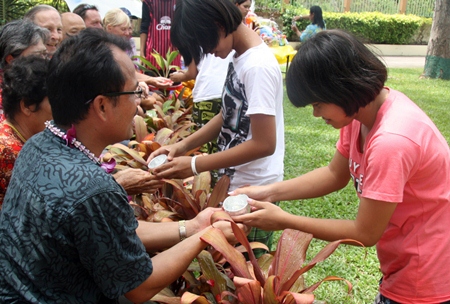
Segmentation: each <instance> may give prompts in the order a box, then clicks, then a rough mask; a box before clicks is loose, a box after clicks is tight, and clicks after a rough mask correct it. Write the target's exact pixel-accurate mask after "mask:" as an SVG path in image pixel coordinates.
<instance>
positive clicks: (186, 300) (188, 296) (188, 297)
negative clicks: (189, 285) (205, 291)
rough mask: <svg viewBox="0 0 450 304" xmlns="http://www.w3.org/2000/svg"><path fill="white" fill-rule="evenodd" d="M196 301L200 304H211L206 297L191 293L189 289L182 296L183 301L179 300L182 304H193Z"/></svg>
mask: <svg viewBox="0 0 450 304" xmlns="http://www.w3.org/2000/svg"><path fill="white" fill-rule="evenodd" d="M194 302H196V303H198V304H210V303H209V302H208V300H207V299H206V298H205V297H203V296H199V295H196V294H193V293H190V292H189V291H186V292H185V293H183V295H182V296H181V301H180V300H179V301H178V303H182V304H191V303H194Z"/></svg>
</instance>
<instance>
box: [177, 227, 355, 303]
mask: <svg viewBox="0 0 450 304" xmlns="http://www.w3.org/2000/svg"><path fill="white" fill-rule="evenodd" d="M231 224H232V227H233V232H234V234H235V235H236V237H237V239H238V241H239V242H240V243H241V244H242V245H243V246H244V247H245V248H246V249H247V252H248V255H249V258H250V261H249V262H248V261H246V260H245V257H244V256H243V255H242V253H240V252H239V251H238V250H237V249H236V248H234V247H233V246H231V245H230V244H229V243H228V242H227V241H226V239H225V237H224V235H223V234H222V232H220V231H219V230H209V231H207V232H206V233H205V234H204V235H203V236H202V237H201V238H202V240H204V241H205V242H207V243H208V244H210V245H211V246H212V247H214V248H215V249H216V250H217V251H219V252H220V253H221V254H222V255H223V256H224V257H225V259H226V260H227V262H228V263H229V265H230V268H229V269H223V267H222V268H219V269H217V268H214V267H212V264H211V259H210V258H209V257H208V255H207V254H203V255H200V256H199V257H198V260H199V264H200V267H201V273H202V277H203V278H202V279H203V281H205V282H209V283H208V284H209V285H211V286H214V287H215V288H211V289H210V290H209V292H210V293H211V294H206V293H202V294H200V295H199V294H195V293H192V292H185V293H184V294H183V295H182V297H181V302H182V303H194V301H198V302H196V303H246V304H271V303H274V304H275V303H283V304H291V303H292V304H293V303H296V304H311V303H313V302H314V295H313V294H312V292H313V291H314V290H315V289H317V287H319V285H320V284H321V283H322V282H325V281H336V280H342V281H344V282H346V284H347V286H348V292H349V293H350V292H351V289H352V285H351V283H350V282H348V281H347V280H345V279H343V278H339V277H335V276H328V277H326V278H324V279H323V280H322V281H320V282H317V283H315V284H313V285H311V286H308V287H307V286H305V283H304V280H303V274H304V273H306V272H307V271H308V270H310V269H311V268H313V267H314V266H315V265H316V264H317V263H319V262H321V261H323V260H325V259H326V258H328V257H329V256H330V255H331V254H332V253H333V252H334V251H335V250H336V248H337V247H338V246H339V245H340V244H342V243H356V244H358V245H361V246H362V244H361V243H360V242H358V241H355V240H349V239H346V240H339V241H335V242H331V243H329V244H328V245H327V246H326V247H324V248H323V249H322V250H321V251H320V252H319V253H318V254H317V255H316V256H315V257H314V258H313V259H312V260H311V261H310V262H309V263H307V264H306V265H304V262H305V259H306V251H307V249H308V246H309V244H310V242H311V240H312V235H311V234H308V233H304V232H301V231H298V230H292V229H286V230H285V231H284V232H283V234H282V235H281V237H280V241H279V242H278V245H277V250H276V252H274V254H273V255H271V254H265V255H263V256H261V257H260V258H259V259H258V260H256V258H255V256H254V254H253V252H252V251H251V248H250V244H249V243H248V241H247V238H246V235H245V233H244V232H243V231H242V230H241V229H240V228H239V227H238V226H237V225H236V224H235V223H233V222H231ZM220 270H221V271H220ZM223 273H225V274H227V276H228V277H230V278H232V280H233V285H231V284H230V283H229V282H228V281H227V280H226V279H225V280H224V279H222V277H223ZM216 283H217V284H216Z"/></svg>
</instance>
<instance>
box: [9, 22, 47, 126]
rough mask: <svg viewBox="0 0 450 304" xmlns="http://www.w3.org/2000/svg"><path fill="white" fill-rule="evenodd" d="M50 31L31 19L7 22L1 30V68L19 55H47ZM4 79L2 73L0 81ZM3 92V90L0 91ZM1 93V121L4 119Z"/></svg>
mask: <svg viewBox="0 0 450 304" xmlns="http://www.w3.org/2000/svg"><path fill="white" fill-rule="evenodd" d="M49 36H50V32H49V31H48V30H47V29H45V28H41V27H39V26H37V25H36V24H34V23H33V22H31V21H30V20H15V21H11V22H9V23H7V24H5V25H4V26H3V27H2V28H1V30H0V70H3V69H4V68H5V67H6V66H7V65H8V64H9V63H11V61H13V60H14V59H15V58H17V57H19V56H28V55H39V56H42V57H47V48H46V47H45V41H47V39H48V37H49ZM1 81H2V77H1V73H0V83H1ZM0 93H1V91H0ZM2 113H3V109H2V100H1V95H0V116H1V118H0V121H1V120H3V115H2Z"/></svg>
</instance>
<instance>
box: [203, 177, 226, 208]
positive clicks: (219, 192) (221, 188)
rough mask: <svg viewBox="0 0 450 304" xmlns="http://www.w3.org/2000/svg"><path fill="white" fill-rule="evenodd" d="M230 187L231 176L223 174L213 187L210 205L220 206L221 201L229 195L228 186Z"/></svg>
mask: <svg viewBox="0 0 450 304" xmlns="http://www.w3.org/2000/svg"><path fill="white" fill-rule="evenodd" d="M229 187H230V178H229V177H228V176H226V175H223V176H222V177H221V178H220V179H219V181H218V182H217V183H216V185H215V186H214V188H213V191H212V193H211V196H210V197H209V200H208V207H218V206H219V204H220V203H221V202H223V201H224V200H225V198H226V197H227V196H228V194H227V192H228V188H229Z"/></svg>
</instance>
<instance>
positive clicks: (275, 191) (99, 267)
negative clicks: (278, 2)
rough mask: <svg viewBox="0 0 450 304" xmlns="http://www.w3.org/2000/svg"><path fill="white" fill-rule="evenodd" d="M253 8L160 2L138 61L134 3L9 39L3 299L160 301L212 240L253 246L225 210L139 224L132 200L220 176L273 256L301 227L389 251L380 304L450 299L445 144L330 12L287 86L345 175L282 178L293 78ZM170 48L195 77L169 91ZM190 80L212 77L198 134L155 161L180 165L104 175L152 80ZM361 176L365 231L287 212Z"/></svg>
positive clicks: (77, 13) (65, 18)
mask: <svg viewBox="0 0 450 304" xmlns="http://www.w3.org/2000/svg"><path fill="white" fill-rule="evenodd" d="M250 5H251V1H249V0H247V1H241V0H235V1H230V0H168V1H165V2H158V1H151V0H144V1H142V23H141V29H140V30H141V37H140V38H141V44H140V49H139V50H137V49H136V46H135V45H134V40H133V39H132V37H131V36H132V21H131V18H136V17H135V16H133V15H132V14H131V13H130V12H129V10H128V9H126V8H123V7H122V8H115V9H112V10H110V11H108V12H106V13H105V15H104V17H103V18H102V17H101V15H100V12H99V10H98V9H97V7H95V6H94V5H90V4H80V5H78V6H77V7H76V8H75V9H73V11H72V12H66V13H63V14H60V13H59V12H58V11H57V10H56V9H55V8H53V7H52V6H49V5H43V4H40V5H37V6H35V7H33V8H32V9H30V10H29V11H28V12H26V14H25V15H24V16H23V19H21V20H15V21H11V22H8V23H7V24H6V25H4V26H3V27H2V28H1V29H0V69H1V77H0V80H1V89H2V92H1V97H2V100H1V103H2V111H3V113H2V116H1V121H0V150H1V155H0V272H1V273H2V276H0V302H2V303H3V302H4V303H14V302H30V303H60V302H64V303H66V302H67V303H110V302H112V303H114V302H115V301H118V300H119V299H122V300H124V297H125V298H126V299H128V300H129V301H132V302H135V303H139V302H144V301H147V300H149V299H151V298H152V297H153V296H154V295H155V294H157V293H158V292H159V291H161V290H162V289H163V288H165V287H166V286H168V285H170V284H171V283H172V282H173V281H175V280H176V279H177V278H178V277H180V276H181V275H182V274H183V273H184V272H185V270H186V269H187V267H188V266H189V264H190V263H191V261H192V260H193V259H194V258H195V257H196V256H197V255H198V254H199V253H200V251H202V250H203V249H205V248H206V246H207V244H206V243H205V242H204V241H203V240H202V239H201V238H200V236H201V235H202V234H203V233H205V232H206V231H207V230H208V229H219V230H221V231H222V232H223V233H224V235H225V236H226V238H227V240H228V241H229V242H230V243H231V244H236V242H237V240H236V238H235V236H234V234H233V232H232V229H231V226H230V224H229V223H228V222H227V221H218V222H215V223H211V216H212V214H213V213H214V212H216V211H219V210H221V209H220V208H216V209H215V208H207V209H205V210H204V211H202V212H200V213H199V214H198V215H197V216H196V217H195V218H194V219H192V220H188V221H180V222H166V223H151V222H144V221H137V220H136V218H135V216H134V211H133V209H132V207H131V206H130V204H129V200H128V195H133V194H139V193H144V192H145V193H151V192H154V191H156V190H157V189H158V188H160V187H161V185H162V184H163V179H169V178H187V177H191V176H194V175H198V174H199V173H201V172H204V171H217V172H218V174H219V176H222V175H227V176H229V178H230V188H229V192H230V195H238V194H247V195H248V196H249V197H250V199H249V200H248V203H249V204H250V205H251V212H250V213H248V214H244V215H239V216H234V217H233V219H234V220H235V221H236V222H237V223H238V224H239V226H240V227H241V228H242V229H244V230H245V231H246V233H248V238H249V240H250V241H258V242H261V243H263V244H264V245H265V246H267V247H266V248H267V250H265V249H261V248H258V249H255V250H254V251H255V254H256V256H261V255H263V254H265V253H267V252H268V250H270V249H271V246H272V237H273V231H276V230H282V229H287V228H290V229H297V230H301V231H305V232H308V233H311V234H313V236H314V237H315V238H318V239H322V240H326V241H334V240H339V239H355V240H357V241H359V242H361V243H362V244H364V245H365V246H376V247H377V253H378V257H379V260H380V268H381V271H382V274H383V277H382V279H381V281H380V287H379V294H378V295H377V296H376V299H375V303H377V304H395V303H430V304H431V303H450V291H448V290H447V288H446V287H447V285H448V282H450V271H448V266H446V265H447V264H446V262H447V259H448V258H450V253H449V250H448V248H450V236H449V234H448V233H447V232H446V224H447V222H448V221H449V220H450V187H449V185H450V149H449V146H448V144H447V141H446V139H445V138H444V137H443V136H442V135H441V133H440V132H439V130H438V129H437V127H436V126H435V125H434V124H433V122H432V121H431V120H430V119H429V118H428V116H427V115H426V114H425V113H424V112H423V111H422V110H421V109H420V108H419V107H417V106H416V105H415V104H414V102H413V101H411V100H410V99H409V98H408V97H407V96H405V95H404V94H402V93H401V92H398V91H396V90H395V89H393V88H389V87H387V86H386V84H385V82H386V80H387V70H386V67H385V66H384V65H383V63H382V62H381V61H380V60H379V59H378V58H377V57H376V56H375V55H374V54H373V53H372V52H371V51H370V50H369V49H368V48H367V47H366V46H365V45H364V44H363V43H362V42H360V41H359V40H358V39H357V38H355V37H354V36H353V35H351V34H348V33H346V32H344V31H341V30H326V29H325V22H324V20H323V18H322V10H321V9H320V7H316V6H313V7H311V9H310V15H309V17H308V18H309V19H310V21H311V25H310V26H308V27H307V28H306V30H305V31H304V32H303V33H300V32H298V34H299V36H300V39H301V40H302V44H301V46H300V48H299V50H298V53H297V55H296V56H295V57H294V59H293V61H292V63H291V66H290V69H289V70H288V72H287V75H286V91H287V95H288V98H289V99H290V101H291V102H292V103H293V104H294V105H295V106H297V107H304V106H308V105H310V106H312V108H313V115H314V116H316V117H321V118H323V119H324V122H325V123H327V124H329V125H331V126H332V127H334V128H336V129H339V130H340V137H339V139H338V142H337V144H336V152H335V154H334V156H333V158H332V159H331V161H330V163H329V165H327V166H325V167H323V168H318V169H316V170H314V171H311V172H305V173H304V174H303V175H301V176H299V177H297V178H294V179H292V180H283V171H284V166H283V163H284V158H285V155H284V117H283V78H282V75H281V71H280V68H279V65H278V63H277V61H276V60H275V57H274V56H273V54H272V52H271V51H270V50H269V47H268V46H267V45H266V44H265V43H264V42H263V41H262V40H261V37H260V36H259V35H258V34H257V33H255V32H254V31H253V30H252V29H251V28H249V27H248V26H247V25H246V24H245V22H243V21H244V20H245V16H246V14H247V13H248V11H249V7H250ZM298 18H303V17H302V16H300V17H298ZM298 18H294V20H295V19H298ZM292 28H293V29H294V30H295V28H296V26H295V25H292ZM297 31H298V29H297ZM169 48H171V49H175V48H176V49H178V50H179V51H180V54H181V55H182V56H183V59H184V62H185V64H186V66H187V67H188V68H187V69H186V70H183V71H180V72H179V73H175V74H172V76H171V77H170V79H165V78H162V77H152V76H149V75H145V74H142V73H140V72H139V71H137V70H136V67H135V64H134V62H133V59H134V57H133V56H134V55H136V54H137V53H139V54H140V55H141V56H142V57H145V58H147V59H148V60H153V56H151V53H152V52H153V51H154V50H157V51H158V53H160V54H165V53H166V52H167V50H168V49H169ZM174 64H177V65H180V64H181V57H178V58H177V59H176V60H175V61H174ZM188 79H196V80H197V82H196V87H195V89H194V102H195V107H194V119H195V122H196V123H197V125H198V130H196V132H194V133H193V134H192V135H190V136H189V137H187V138H186V139H184V140H182V141H180V142H177V143H175V144H172V145H168V146H163V147H161V148H160V149H158V150H156V151H155V152H154V153H152V154H151V155H150V157H149V159H148V161H150V160H151V159H152V158H154V157H156V156H158V155H160V154H167V156H168V162H167V163H165V164H163V165H161V166H159V167H157V168H155V169H153V170H151V172H150V171H149V172H147V171H144V170H141V169H127V170H123V171H120V172H119V173H115V172H113V171H112V170H111V167H110V166H109V164H103V163H101V160H100V156H101V154H102V153H103V151H104V149H105V147H107V146H108V145H110V144H114V143H118V142H121V141H124V140H129V139H130V138H132V136H133V132H134V117H135V115H138V114H139V113H141V114H142V113H143V112H144V111H145V110H147V109H149V108H151V107H152V106H153V105H154V104H158V103H159V104H161V103H162V102H164V100H163V99H162V97H161V96H159V95H157V94H153V93H151V92H150V91H149V90H148V85H152V86H155V87H158V88H161V89H164V88H165V87H167V86H168V85H170V84H172V83H173V82H176V81H184V80H188ZM142 108H144V110H142ZM299 123H301V122H300V121H299ZM208 142H215V143H216V144H217V146H216V149H215V150H214V151H213V152H214V153H210V154H205V155H202V156H197V155H196V156H193V157H191V156H185V155H186V152H188V151H191V150H192V149H194V148H197V147H199V146H202V145H204V144H205V143H208ZM349 181H352V184H353V185H354V187H355V191H356V194H357V196H358V199H359V209H358V212H357V216H356V218H355V219H353V220H352V219H348V220H343V219H339V220H337V219H315V218H309V217H307V216H296V215H293V214H289V213H287V212H285V211H283V210H282V209H281V208H280V207H279V206H278V202H279V201H289V200H294V199H308V198H314V197H320V196H324V195H326V194H328V193H331V192H334V191H338V190H339V189H342V188H343V187H345V186H346V185H347V184H348V183H349ZM155 252H159V253H158V254H156V255H154V254H153V253H155Z"/></svg>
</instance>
